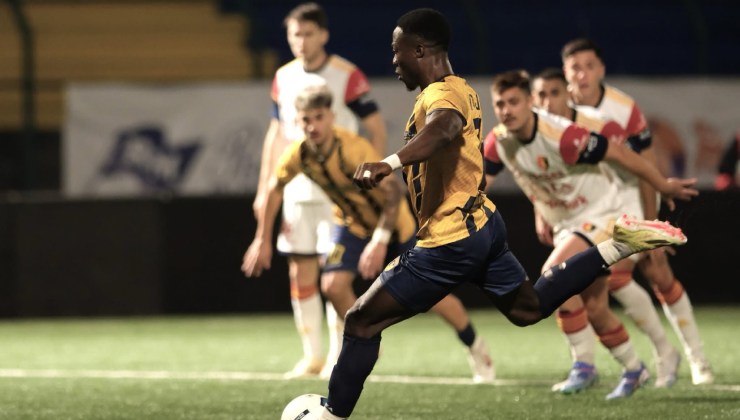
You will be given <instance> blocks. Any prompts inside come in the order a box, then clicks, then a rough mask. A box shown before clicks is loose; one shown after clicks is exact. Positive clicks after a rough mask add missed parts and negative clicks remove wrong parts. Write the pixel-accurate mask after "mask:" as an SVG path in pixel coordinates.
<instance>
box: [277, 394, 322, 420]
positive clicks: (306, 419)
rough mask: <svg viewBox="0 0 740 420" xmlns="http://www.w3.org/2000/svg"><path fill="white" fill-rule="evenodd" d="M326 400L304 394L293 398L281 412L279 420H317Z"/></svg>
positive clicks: (318, 396)
mask: <svg viewBox="0 0 740 420" xmlns="http://www.w3.org/2000/svg"><path fill="white" fill-rule="evenodd" d="M324 401H326V398H324V397H322V396H321V395H318V394H304V395H300V396H297V397H295V398H293V401H291V402H289V403H288V405H286V406H285V409H284V410H283V414H282V415H281V416H280V420H318V418H319V416H320V415H321V412H322V411H324V405H323V404H322V402H324Z"/></svg>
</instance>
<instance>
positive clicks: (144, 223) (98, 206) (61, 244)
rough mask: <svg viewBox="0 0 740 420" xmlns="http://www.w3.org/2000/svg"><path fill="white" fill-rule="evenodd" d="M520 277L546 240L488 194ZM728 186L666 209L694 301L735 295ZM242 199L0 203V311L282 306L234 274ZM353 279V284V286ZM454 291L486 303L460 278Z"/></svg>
mask: <svg viewBox="0 0 740 420" xmlns="http://www.w3.org/2000/svg"><path fill="white" fill-rule="evenodd" d="M494 200H495V202H496V203H497V205H498V208H499V209H500V211H501V212H502V214H503V216H504V218H505V220H506V222H507V226H508V229H509V242H510V246H511V248H512V249H513V250H514V252H515V253H516V255H517V256H518V257H519V259H520V260H521V261H522V263H523V264H524V266H525V268H526V270H527V271H528V273H529V274H530V276H531V277H532V278H536V277H537V273H538V272H539V268H540V265H541V264H542V263H543V262H544V260H545V257H546V256H547V254H548V249H547V248H545V247H544V246H542V245H540V244H539V243H538V242H537V239H536V236H535V234H534V225H533V221H532V210H531V206H530V204H529V203H528V202H527V201H526V199H525V198H524V197H522V196H520V195H512V196H508V195H507V196H497V197H494ZM739 215H740V194H737V193H716V192H704V193H703V194H702V195H701V197H699V198H698V199H696V200H695V201H694V202H692V203H689V204H685V205H682V206H680V207H679V209H678V210H677V211H675V212H673V213H671V214H667V218H668V219H669V220H671V221H673V222H674V223H676V224H677V225H679V226H681V227H682V228H683V229H684V231H685V232H686V233H687V235H688V236H689V243H688V244H687V245H686V246H684V247H682V248H680V249H678V250H677V254H676V256H674V257H672V264H673V267H674V270H675V272H676V275H677V277H678V278H679V279H681V281H682V282H683V283H684V285H685V287H686V289H687V290H688V291H689V293H690V296H691V299H692V300H693V301H694V303H698V304H709V303H734V302H740V268H738V262H740V244H739V243H738V236H740V219H739V218H738V216H739ZM254 228H255V223H254V219H253V217H252V214H251V197H242V198H234V197H211V198H172V199H145V200H142V199H138V200H113V199H111V200H100V199H97V200H63V199H58V198H43V197H40V196H38V195H35V196H17V195H8V196H6V197H4V198H3V199H2V201H1V202H0V316H2V317H41V316H103V315H105V316H109V315H149V314H184V313H187V314H202V313H237V312H282V311H286V312H287V311H289V310H290V303H289V297H288V296H289V292H288V280H287V269H286V263H285V261H284V259H283V258H282V257H280V256H275V261H273V267H272V269H271V270H270V271H269V272H268V273H267V274H266V275H265V276H263V277H262V278H257V279H247V278H244V277H243V276H242V274H241V272H240V269H239V268H240V263H241V257H242V253H243V252H244V250H245V249H246V247H247V246H248V244H249V242H250V241H251V238H252V237H253V235H254ZM363 286H364V285H363V284H361V283H359V281H358V288H362V287H363ZM458 294H459V295H460V296H461V297H462V298H463V300H464V301H465V303H466V304H467V305H468V306H470V307H479V306H483V305H487V304H488V303H487V301H486V300H485V298H483V297H482V296H481V295H480V294H478V293H477V292H476V291H475V289H474V288H472V287H462V288H461V289H460V290H459V291H458Z"/></svg>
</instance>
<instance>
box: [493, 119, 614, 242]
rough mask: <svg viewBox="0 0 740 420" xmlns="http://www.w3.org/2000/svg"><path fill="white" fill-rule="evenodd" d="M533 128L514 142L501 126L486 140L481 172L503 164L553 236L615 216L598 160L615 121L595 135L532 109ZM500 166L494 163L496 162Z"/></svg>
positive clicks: (610, 187) (609, 175)
mask: <svg viewBox="0 0 740 420" xmlns="http://www.w3.org/2000/svg"><path fill="white" fill-rule="evenodd" d="M533 112H534V118H535V130H534V133H532V136H531V137H530V138H529V139H518V138H516V137H515V136H514V135H513V134H511V133H510V132H509V131H508V130H507V129H506V127H505V126H504V125H503V124H499V125H498V126H496V127H495V128H494V129H493V131H492V132H491V133H490V134H489V135H488V137H487V138H486V141H485V148H484V153H485V158H486V172H487V173H488V174H489V175H495V172H496V171H497V170H500V169H502V168H503V166H505V167H506V168H507V169H509V170H510V171H511V172H512V174H513V176H514V180H515V181H516V182H517V184H518V185H519V186H520V187H521V188H522V190H523V191H524V192H525V194H526V195H527V196H528V198H529V199H530V201H532V203H533V204H534V206H535V207H536V208H537V210H538V212H539V213H540V214H541V215H542V217H543V218H544V219H545V220H546V221H547V222H548V223H549V224H550V225H552V226H553V228H554V229H555V231H556V232H558V231H560V230H562V229H572V228H574V227H578V226H580V225H582V224H584V223H586V222H590V221H594V220H603V219H608V218H609V217H613V216H614V215H615V214H618V213H619V211H620V207H621V201H620V200H619V198H618V195H617V192H618V187H617V184H616V183H615V179H614V175H613V172H609V171H605V170H604V169H603V168H602V167H601V166H600V165H598V162H600V161H601V160H602V159H603V157H604V155H605V153H606V148H607V146H608V140H607V136H609V135H610V130H613V129H617V130H618V127H615V124H614V123H611V124H610V123H606V124H602V126H601V127H600V130H599V131H598V132H593V129H587V128H585V127H583V126H580V125H578V124H574V123H573V122H572V121H570V120H568V119H566V118H563V117H560V116H557V115H553V114H549V113H547V112H546V111H543V110H539V109H534V110H533ZM497 162H498V163H499V164H498V165H496V163H497Z"/></svg>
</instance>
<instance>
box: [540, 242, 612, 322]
mask: <svg viewBox="0 0 740 420" xmlns="http://www.w3.org/2000/svg"><path fill="white" fill-rule="evenodd" d="M605 265H606V261H604V258H603V257H602V256H601V254H599V250H598V249H597V248H596V247H595V246H594V247H591V248H589V249H588V250H586V251H584V252H581V253H579V254H576V255H574V256H573V257H571V258H568V259H567V260H566V261H565V262H564V263H562V264H559V265H558V266H556V267H553V268H551V269H550V270H548V271H546V272H545V273H544V274H542V276H540V278H539V279H538V280H537V283H535V285H534V290H535V291H536V292H537V297H539V299H540V313H541V314H542V318H547V317H548V316H550V314H552V313H553V311H555V309H557V308H559V307H560V305H562V304H563V303H564V302H565V301H566V300H568V299H570V297H571V296H574V295H577V294H578V293H581V292H582V291H583V290H584V289H586V288H587V287H588V286H590V285H591V283H593V282H594V280H596V277H598V276H599V275H600V274H601V273H602V270H603V269H604V266H605Z"/></svg>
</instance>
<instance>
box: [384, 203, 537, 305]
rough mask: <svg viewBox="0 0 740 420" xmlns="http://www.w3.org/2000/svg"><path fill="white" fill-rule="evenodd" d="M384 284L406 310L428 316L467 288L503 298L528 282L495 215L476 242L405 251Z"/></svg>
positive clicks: (468, 240)
mask: <svg viewBox="0 0 740 420" xmlns="http://www.w3.org/2000/svg"><path fill="white" fill-rule="evenodd" d="M380 279H381V281H382V282H383V285H384V286H385V288H386V290H388V292H389V293H390V294H391V295H392V296H393V297H394V298H395V299H396V300H397V301H398V302H399V303H400V304H401V305H403V306H404V307H406V308H408V309H410V310H412V311H414V312H426V311H428V310H429V309H430V308H431V307H432V306H434V305H435V304H436V303H437V302H439V301H440V300H441V299H442V298H443V297H445V296H446V295H448V294H449V293H450V292H451V291H452V290H453V289H455V288H456V287H457V286H459V285H460V284H462V283H464V282H470V283H473V284H475V285H477V286H478V287H480V288H481V289H483V290H485V291H486V292H487V293H492V294H495V295H497V296H502V295H505V294H506V293H509V292H511V291H512V290H514V289H516V288H517V287H519V286H520V285H521V284H522V283H523V282H524V281H525V280H527V274H526V273H525V271H524V268H522V265H521V264H520V263H519V261H518V260H517V259H516V257H514V254H513V253H512V252H511V250H509V246H508V244H507V242H506V225H505V224H504V220H503V218H502V217H501V215H500V214H499V212H498V211H496V212H494V213H493V214H492V215H491V217H490V219H489V220H488V222H486V224H485V225H483V227H482V228H481V229H480V230H479V231H478V232H476V233H474V234H473V235H472V236H469V237H467V238H465V239H461V240H459V241H456V242H452V243H449V244H447V245H442V246H438V247H434V248H419V247H414V248H413V249H410V250H408V251H406V252H405V253H403V254H401V256H400V257H399V258H398V259H397V260H394V261H393V263H391V264H389V265H388V266H387V267H386V269H385V271H383V273H381V274H380Z"/></svg>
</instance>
